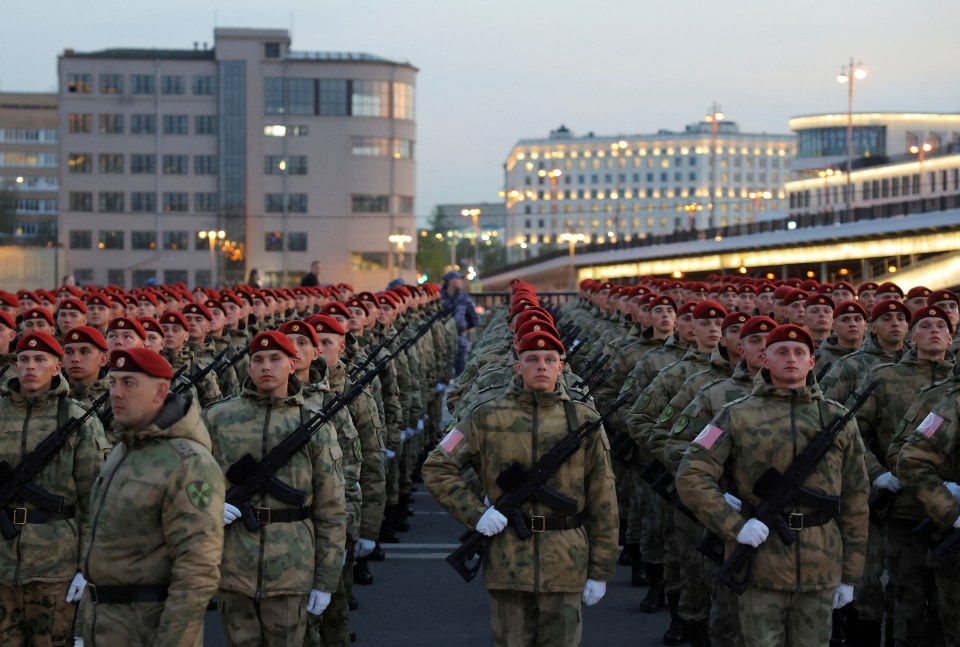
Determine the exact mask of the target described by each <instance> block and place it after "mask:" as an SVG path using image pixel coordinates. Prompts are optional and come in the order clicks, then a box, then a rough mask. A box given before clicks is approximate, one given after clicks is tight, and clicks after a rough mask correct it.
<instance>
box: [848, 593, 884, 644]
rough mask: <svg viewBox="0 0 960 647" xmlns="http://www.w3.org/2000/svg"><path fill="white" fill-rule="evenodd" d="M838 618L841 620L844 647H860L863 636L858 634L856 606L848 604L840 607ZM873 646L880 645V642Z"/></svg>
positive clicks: (858, 616)
mask: <svg viewBox="0 0 960 647" xmlns="http://www.w3.org/2000/svg"><path fill="white" fill-rule="evenodd" d="M840 618H841V621H842V622H843V644H844V647H860V646H861V645H863V637H862V636H861V634H860V614H859V613H857V609H856V607H854V606H853V605H852V604H848V605H846V606H845V607H843V608H841V609H840ZM878 635H879V634H878ZM874 647H880V643H879V642H878V643H877V644H876V645H874Z"/></svg>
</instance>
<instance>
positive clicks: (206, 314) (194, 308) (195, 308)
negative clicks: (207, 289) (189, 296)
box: [180, 303, 213, 321]
mask: <svg viewBox="0 0 960 647" xmlns="http://www.w3.org/2000/svg"><path fill="white" fill-rule="evenodd" d="M180 312H181V313H183V314H184V315H200V316H201V317H203V318H204V319H206V320H207V321H212V320H213V315H212V314H210V311H209V310H207V306H205V305H203V304H202V303H188V304H187V305H185V306H183V308H181V309H180ZM184 319H186V317H184Z"/></svg>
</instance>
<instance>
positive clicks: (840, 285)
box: [833, 281, 856, 292]
mask: <svg viewBox="0 0 960 647" xmlns="http://www.w3.org/2000/svg"><path fill="white" fill-rule="evenodd" d="M837 290H847V291H848V292H856V290H854V289H853V285H852V284H851V283H849V282H847V281H837V283H836V284H834V286H833V291H834V292H836V291H837Z"/></svg>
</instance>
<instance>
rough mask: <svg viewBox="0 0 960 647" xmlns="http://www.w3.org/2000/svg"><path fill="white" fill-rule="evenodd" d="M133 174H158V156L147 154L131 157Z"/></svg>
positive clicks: (134, 154) (137, 154)
mask: <svg viewBox="0 0 960 647" xmlns="http://www.w3.org/2000/svg"><path fill="white" fill-rule="evenodd" d="M130 172H131V173H150V174H152V173H156V172H157V156H156V155H148V154H145V153H133V154H131V155H130Z"/></svg>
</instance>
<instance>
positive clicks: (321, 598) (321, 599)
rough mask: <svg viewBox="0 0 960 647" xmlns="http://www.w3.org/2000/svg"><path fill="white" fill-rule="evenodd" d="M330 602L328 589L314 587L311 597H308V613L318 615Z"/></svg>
mask: <svg viewBox="0 0 960 647" xmlns="http://www.w3.org/2000/svg"><path fill="white" fill-rule="evenodd" d="M329 604H330V594H329V593H327V592H326V591H321V590H319V589H313V590H312V591H310V597H309V598H307V613H309V614H311V615H314V616H318V615H320V614H321V613H323V610H324V609H326V608H327V605H329Z"/></svg>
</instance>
